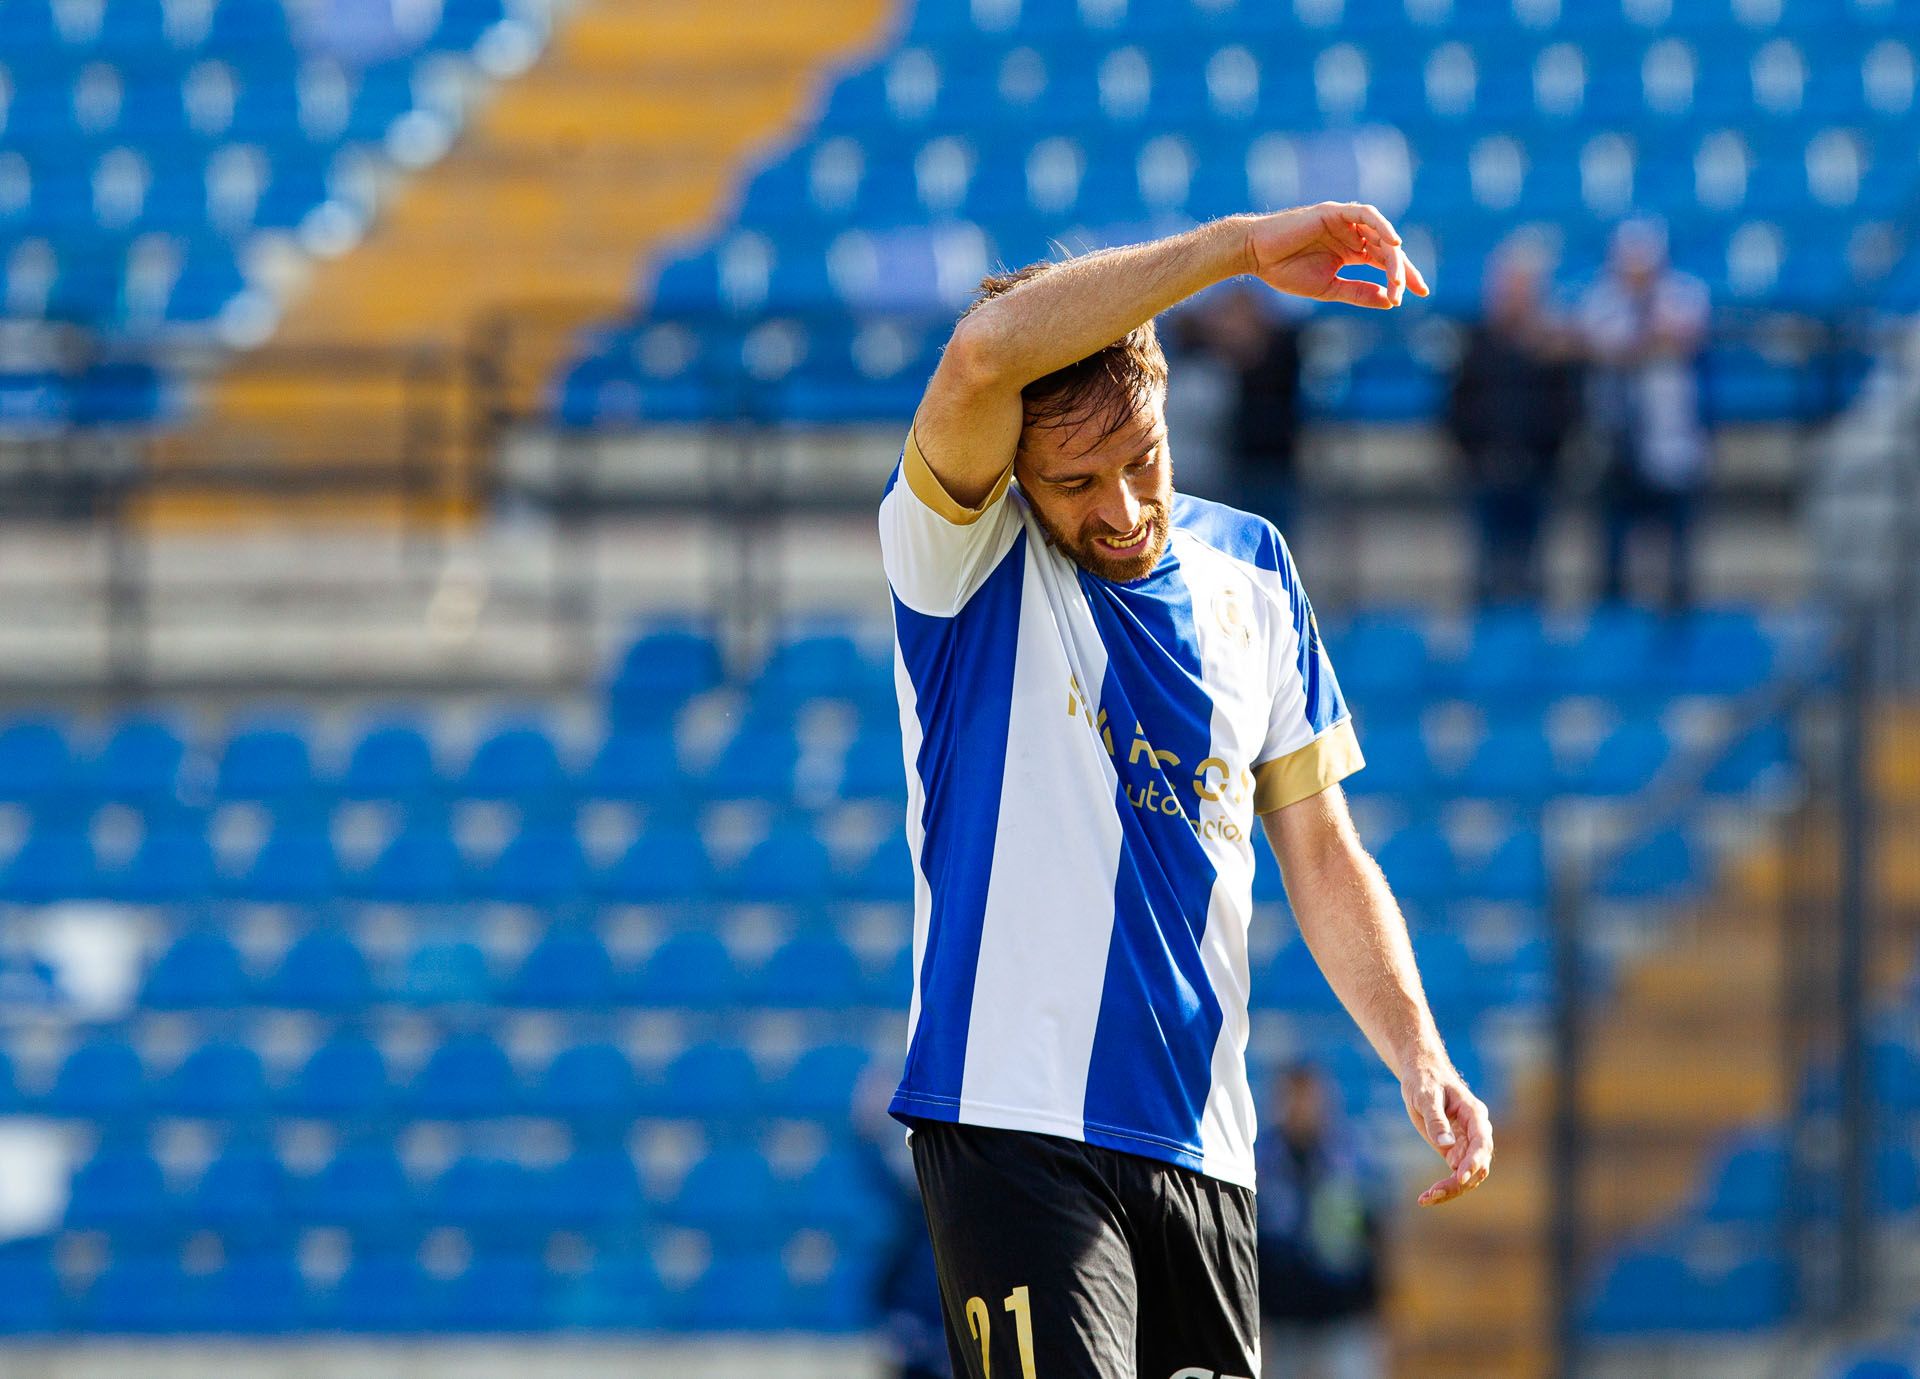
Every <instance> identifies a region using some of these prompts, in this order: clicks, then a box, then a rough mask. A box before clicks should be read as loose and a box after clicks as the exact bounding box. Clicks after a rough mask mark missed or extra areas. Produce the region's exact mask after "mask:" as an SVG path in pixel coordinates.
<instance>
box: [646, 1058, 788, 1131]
mask: <svg viewBox="0 0 1920 1379" xmlns="http://www.w3.org/2000/svg"><path fill="white" fill-rule="evenodd" d="M641 1095H642V1099H643V1104H644V1105H645V1106H646V1107H647V1111H648V1114H652V1115H664V1116H686V1117H697V1118H701V1119H710V1120H742V1121H744V1120H747V1119H750V1118H751V1117H752V1116H753V1115H754V1114H755V1111H754V1108H755V1106H756V1105H757V1103H758V1100H759V1096H760V1074H759V1071H758V1070H757V1069H756V1068H755V1067H754V1065H753V1059H752V1058H751V1057H750V1056H749V1055H748V1053H747V1051H746V1050H745V1049H743V1048H740V1047H739V1046H738V1045H735V1044H721V1043H711V1042H709V1043H699V1044H694V1045H692V1046H691V1047H689V1048H688V1049H687V1050H686V1051H685V1052H684V1053H682V1054H681V1055H680V1056H679V1057H678V1058H675V1059H674V1060H673V1061H672V1062H671V1063H669V1064H667V1066H666V1068H665V1070H664V1071H663V1072H662V1073H661V1076H660V1081H659V1084H658V1085H657V1086H651V1087H650V1086H647V1085H646V1084H644V1083H643V1084H642V1087H641Z"/></svg>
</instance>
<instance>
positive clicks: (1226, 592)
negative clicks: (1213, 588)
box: [1213, 587, 1253, 651]
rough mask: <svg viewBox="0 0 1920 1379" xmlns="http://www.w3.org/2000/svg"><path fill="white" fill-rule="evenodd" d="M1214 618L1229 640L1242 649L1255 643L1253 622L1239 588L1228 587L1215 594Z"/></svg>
mask: <svg viewBox="0 0 1920 1379" xmlns="http://www.w3.org/2000/svg"><path fill="white" fill-rule="evenodd" d="M1213 620H1214V622H1215V623H1216V624H1217V625H1218V626H1219V628H1220V631H1221V632H1222V633H1223V634H1224V635H1225V636H1226V638H1227V640H1228V641H1230V642H1232V643H1233V644H1234V645H1235V646H1237V647H1239V648H1240V649H1241V650H1242V651H1245V650H1247V649H1248V648H1250V647H1251V646H1252V645H1253V624H1252V622H1251V620H1250V619H1249V618H1248V617H1247V609H1246V605H1245V604H1243V603H1241V602H1240V594H1239V591H1238V590H1236V589H1234V588H1232V587H1228V588H1225V589H1222V590H1221V591H1220V592H1219V593H1217V594H1215V595H1214V596H1213Z"/></svg>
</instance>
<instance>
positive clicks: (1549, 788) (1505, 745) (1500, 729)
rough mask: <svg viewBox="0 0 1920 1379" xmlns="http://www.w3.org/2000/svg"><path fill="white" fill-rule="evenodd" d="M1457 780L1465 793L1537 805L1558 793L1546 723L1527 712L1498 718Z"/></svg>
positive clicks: (1558, 779)
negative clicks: (1512, 716)
mask: <svg viewBox="0 0 1920 1379" xmlns="http://www.w3.org/2000/svg"><path fill="white" fill-rule="evenodd" d="M1369 764H1371V754H1369ZM1455 784H1456V785H1457V787H1458V789H1459V790H1460V791H1461V792H1462V793H1463V794H1468V795H1481V796H1488V797H1492V798H1496V799H1506V800H1512V801H1514V802H1516V803H1519V804H1525V805H1529V806H1536V807H1537V806H1538V805H1539V804H1540V803H1541V802H1542V801H1544V800H1545V799H1546V798H1547V797H1548V796H1550V795H1553V794H1555V793H1557V792H1558V791H1559V788H1560V784H1561V781H1560V768H1559V766H1558V764H1557V762H1556V761H1555V759H1554V752H1553V744H1552V743H1551V742H1550V741H1549V740H1548V738H1547V730H1546V724H1545V723H1544V722H1543V721H1542V720H1541V719H1539V718H1538V717H1536V716H1533V715H1528V714H1522V715H1520V716H1518V717H1514V718H1502V719H1500V720H1498V721H1496V722H1495V723H1494V724H1493V725H1492V726H1491V727H1490V728H1489V729H1488V730H1487V735H1486V737H1484V738H1482V739H1481V742H1480V745H1479V746H1478V747H1477V748H1475V749H1474V753H1473V755H1472V756H1471V757H1470V758H1468V760H1467V763H1466V765H1465V766H1464V767H1462V768H1461V770H1460V772H1459V774H1458V776H1457V777H1456V778H1455Z"/></svg>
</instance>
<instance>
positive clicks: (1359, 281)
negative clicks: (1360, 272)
mask: <svg viewBox="0 0 1920 1379" xmlns="http://www.w3.org/2000/svg"><path fill="white" fill-rule="evenodd" d="M1320 300H1321V301H1323V302H1344V303H1346V304H1347V305H1348V306H1367V307H1372V308H1374V309H1375V310H1377V311H1385V310H1386V309H1387V308H1388V307H1390V306H1392V305H1393V301H1392V299H1391V298H1389V297H1388V296H1387V289H1386V288H1384V287H1382V286H1381V285H1380V284H1379V283H1370V282H1367V281H1366V280H1365V279H1363V278H1335V279H1334V280H1333V281H1332V282H1330V283H1328V284H1327V290H1326V291H1325V292H1323V293H1321V294H1320Z"/></svg>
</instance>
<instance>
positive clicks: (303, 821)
mask: <svg viewBox="0 0 1920 1379" xmlns="http://www.w3.org/2000/svg"><path fill="white" fill-rule="evenodd" d="M341 884H342V881H341V871H340V861H339V858H338V857H336V856H335V855H334V851H333V837H332V835H331V833H330V832H329V831H328V828H327V821H326V819H325V817H324V816H320V817H312V816H308V815H306V814H304V813H301V812H293V813H290V814H286V815H282V816H281V817H280V818H279V819H277V820H276V821H275V822H274V826H273V831H272V832H270V833H269V834H267V838H266V841H265V842H263V843H262V844H261V845H260V850H259V851H258V852H256V853H255V854H254V856H253V860H252V861H251V862H250V863H249V864H248V865H247V868H246V870H245V872H243V873H242V874H241V875H240V876H238V877H235V878H233V879H232V880H231V881H229V882H227V883H226V884H225V886H224V889H225V890H226V892H227V893H228V894H230V895H234V896H237V897H239V898H241V899H244V900H258V901H266V902H282V903H293V904H298V903H301V902H306V903H317V902H319V901H324V900H329V899H332V898H333V897H334V896H336V895H338V894H339V893H340V890H341Z"/></svg>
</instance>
